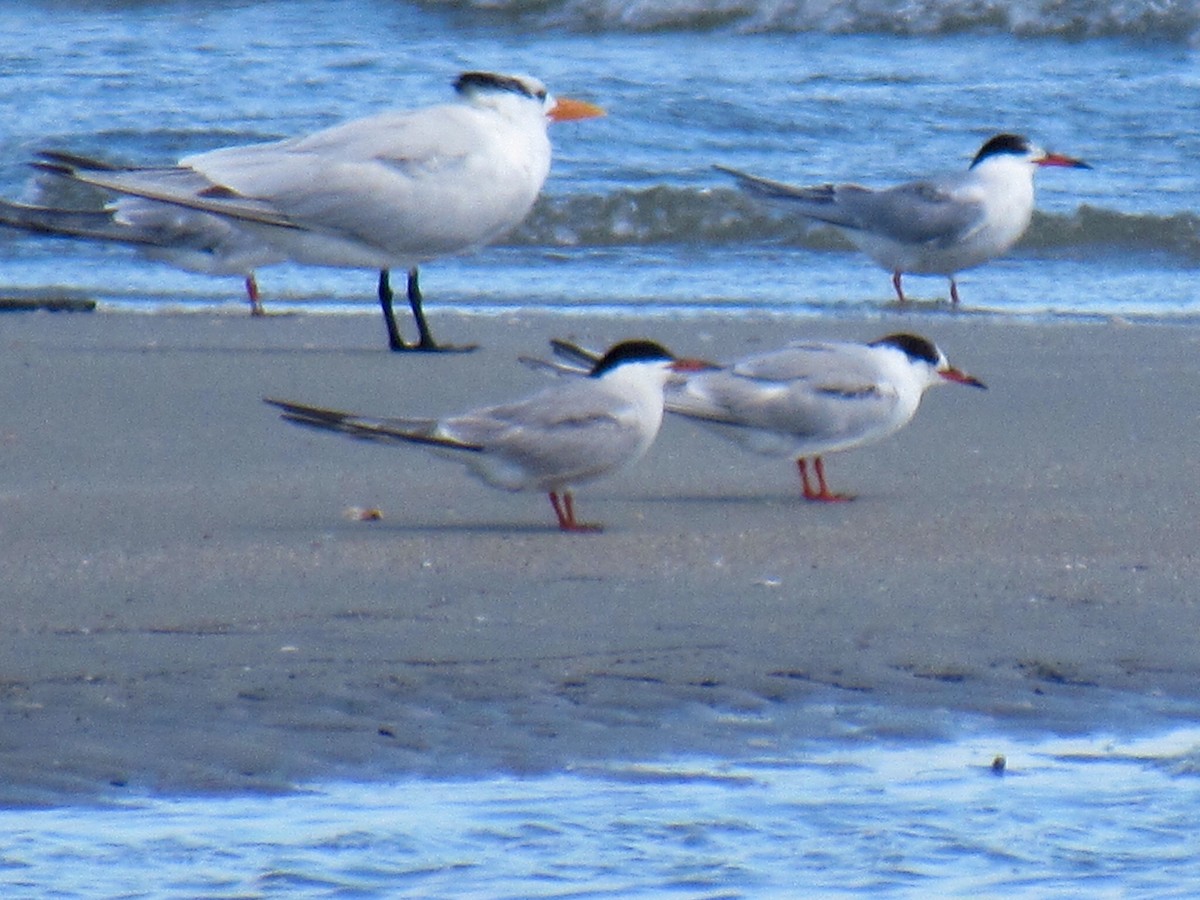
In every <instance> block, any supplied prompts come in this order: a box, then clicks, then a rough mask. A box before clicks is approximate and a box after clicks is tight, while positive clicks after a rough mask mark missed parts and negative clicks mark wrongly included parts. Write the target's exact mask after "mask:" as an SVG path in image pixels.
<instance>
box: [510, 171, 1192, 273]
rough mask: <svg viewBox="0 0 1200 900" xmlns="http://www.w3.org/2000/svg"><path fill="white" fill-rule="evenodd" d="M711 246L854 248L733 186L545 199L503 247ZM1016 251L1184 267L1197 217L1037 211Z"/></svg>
mask: <svg viewBox="0 0 1200 900" xmlns="http://www.w3.org/2000/svg"><path fill="white" fill-rule="evenodd" d="M710 242H722V243H756V242H775V243H780V244H784V245H788V246H796V247H801V248H806V249H812V250H846V249H851V247H852V245H851V244H850V243H849V242H848V241H847V240H846V239H845V238H844V237H842V236H841V235H840V234H839V233H838V232H837V230H836V229H833V228H830V227H827V226H810V225H808V224H807V223H806V222H805V221H804V220H800V219H798V218H796V217H789V216H788V215H787V214H786V213H783V212H780V211H776V210H774V209H772V208H770V207H767V206H765V205H761V204H758V203H756V202H755V201H753V200H752V199H750V198H747V197H745V196H743V195H742V194H740V193H739V192H738V191H736V190H733V189H726V188H714V189H707V190H697V189H689V188H679V187H668V186H659V187H653V188H646V189H641V190H621V191H616V192H614V193H610V194H604V195H571V196H559V197H553V196H543V197H542V198H541V200H539V201H538V204H537V206H535V207H534V209H533V212H532V213H530V215H529V217H528V218H527V219H526V220H525V222H524V224H522V225H521V227H520V228H518V229H517V231H516V232H514V233H513V234H512V235H510V236H509V238H508V239H507V240H506V241H505V242H504V243H507V244H509V245H522V246H537V245H540V246H559V247H566V246H595V247H607V246H622V245H641V244H683V243H710ZM1022 247H1023V248H1025V249H1026V250H1032V251H1033V252H1045V253H1052V254H1061V255H1073V254H1079V255H1086V254H1088V253H1091V252H1097V251H1100V252H1109V251H1124V252H1130V253H1139V254H1141V253H1150V254H1163V255H1166V256H1169V257H1172V258H1175V259H1178V260H1179V261H1180V262H1181V263H1183V264H1193V263H1200V214H1197V213H1195V212H1190V211H1188V212H1179V213H1173V214H1170V215H1154V214H1148V213H1124V212H1119V211H1116V210H1110V209H1102V208H1098V207H1094V206H1087V205H1083V206H1080V207H1079V208H1078V209H1077V210H1075V212H1073V213H1071V214H1066V215H1061V214H1053V215H1052V214H1046V213H1035V214H1034V219H1033V224H1032V225H1031V226H1030V229H1029V232H1028V233H1027V234H1026V235H1025V237H1024V239H1023V241H1022Z"/></svg>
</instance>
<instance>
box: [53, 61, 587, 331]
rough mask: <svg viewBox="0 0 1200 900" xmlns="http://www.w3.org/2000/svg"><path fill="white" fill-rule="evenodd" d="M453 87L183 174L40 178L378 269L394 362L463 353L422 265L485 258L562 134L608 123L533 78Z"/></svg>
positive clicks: (56, 164) (196, 162) (77, 161)
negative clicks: (425, 302) (405, 318)
mask: <svg viewBox="0 0 1200 900" xmlns="http://www.w3.org/2000/svg"><path fill="white" fill-rule="evenodd" d="M454 87H455V90H456V91H457V92H458V95H459V102H458V103H453V104H445V105H441V106H432V107H426V108H423V109H417V110H405V111H398V112H385V113H381V114H379V115H375V116H370V117H368V118H364V119H355V120H353V121H350V122H346V123H344V124H341V125H336V126H334V127H332V128H327V129H325V130H323V131H318V132H316V133H314V134H310V135H307V136H304V137H297V138H290V139H288V140H283V141H275V142H271V143H265V144H250V145H245V146H238V147H227V148H224V149H220V150H212V151H209V152H207V153H199V154H196V155H194V156H189V157H185V158H184V159H182V160H180V162H179V164H178V165H177V166H169V167H165V168H130V169H123V168H117V167H114V166H110V165H104V164H100V165H89V160H86V159H84V158H81V157H73V156H68V155H65V154H47V155H44V156H43V162H41V163H39V164H38V165H39V166H40V167H41V168H43V169H46V170H49V171H51V172H54V173H56V174H59V175H63V176H65V177H69V178H73V179H75V180H77V181H82V182H85V183H87V184H92V185H96V186H97V187H102V188H105V189H107V190H110V191H113V192H115V193H117V194H122V195H126V196H130V197H138V198H142V199H143V200H146V201H153V202H154V203H156V204H165V205H169V206H172V207H176V208H180V209H183V210H187V211H191V212H194V213H202V214H205V215H206V216H210V217H215V218H216V219H217V220H219V221H220V222H222V223H225V224H227V225H228V226H230V227H231V228H233V229H234V231H235V233H236V232H244V233H246V234H247V235H248V236H249V238H250V239H252V240H253V242H256V243H261V244H263V245H265V246H266V247H267V248H269V251H270V253H271V255H272V256H273V257H274V258H273V259H272V261H281V260H289V261H291V262H295V263H300V264H302V265H312V266H333V267H341V268H365V269H373V270H378V271H379V273H380V274H379V284H378V295H379V302H380V305H381V307H382V309H383V314H384V320H385V323H386V325H387V330H388V343H389V346H390V347H391V349H393V350H423V351H435V350H443V349H452V348H446V347H443V346H441V345H439V344H438V343H436V342H435V341H434V339H433V335H432V333H431V332H430V330H429V326H428V324H427V322H426V321H425V315H424V311H423V308H422V298H421V293H420V288H419V286H418V282H417V266H418V265H419V264H421V263H424V262H427V261H429V260H432V259H437V258H438V257H442V256H450V255H454V254H458V253H465V252H468V251H472V250H477V249H479V248H480V247H483V246H485V245H486V244H488V243H490V242H492V241H494V240H495V239H497V238H499V237H500V236H502V235H503V234H505V233H506V232H508V231H510V230H511V229H512V228H514V227H515V226H516V225H517V224H519V223H520V222H521V220H522V219H524V218H525V216H526V214H528V212H529V210H530V209H531V208H532V206H533V203H534V201H535V200H536V199H537V196H538V193H539V192H540V191H541V189H542V185H543V183H544V182H545V180H546V176H547V174H548V173H549V171H550V156H551V150H550V140H549V137H548V135H547V127H548V125H549V123H550V122H552V121H564V120H571V119H585V118H590V117H593V116H599V115H602V114H603V110H601V109H600V108H599V107H598V106H593V105H592V104H590V103H584V102H583V101H579V100H572V99H569V98H566V97H558V98H555V97H553V96H551V95H550V94H549V93H548V92H547V90H546V87H545V85H543V84H542V83H541V82H540V81H538V80H537V79H536V78H533V77H531V76H526V75H500V74H496V73H492V72H464V73H463V74H462V75H460V76H459V77H458V79H457V80H456V81H455V83H454ZM390 269H404V270H406V271H407V272H408V291H407V294H408V301H409V305H410V306H411V308H412V313H413V318H414V320H415V323H416V327H417V331H418V337H417V340H416V341H415V342H414V343H411V344H406V343H405V342H404V340H403V339H402V338H401V336H400V332H399V329H398V328H397V327H396V323H395V317H394V314H393V311H392V291H391V284H390V281H389V276H388V271H389V270H390Z"/></svg>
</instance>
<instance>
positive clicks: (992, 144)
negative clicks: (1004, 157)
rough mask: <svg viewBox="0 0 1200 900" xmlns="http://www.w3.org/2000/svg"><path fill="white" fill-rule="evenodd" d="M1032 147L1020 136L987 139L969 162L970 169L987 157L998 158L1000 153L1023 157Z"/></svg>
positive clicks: (1003, 135) (1012, 135)
mask: <svg viewBox="0 0 1200 900" xmlns="http://www.w3.org/2000/svg"><path fill="white" fill-rule="evenodd" d="M1032 149H1033V147H1032V146H1031V145H1030V143H1029V139H1028V138H1026V137H1025V136H1023V135H1020V134H998V135H996V136H995V137H992V138H989V139H988V140H987V142H986V143H985V144H984V145H983V146H982V147H980V148H979V152H978V153H976V154H975V158H974V159H973V160H971V168H972V169H973V168H975V167H976V166H977V165H979V164H980V163H981V162H983V161H984V160H985V159H987V158H988V157H989V156H998V155H999V154H1001V153H1011V154H1013V155H1014V156H1024V155H1025V154H1026V153H1028V152H1029V151H1030V150H1032Z"/></svg>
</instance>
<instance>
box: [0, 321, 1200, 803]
mask: <svg viewBox="0 0 1200 900" xmlns="http://www.w3.org/2000/svg"><path fill="white" fill-rule="evenodd" d="M435 328H436V329H437V331H438V333H439V336H441V337H443V338H445V339H449V340H460V341H463V340H477V341H479V342H480V343H481V344H483V346H484V349H483V350H482V351H480V352H478V353H475V354H472V355H465V356H463V355H447V356H444V357H437V358H402V357H397V356H394V355H391V354H388V353H386V352H385V351H384V350H383V349H382V347H383V342H382V337H381V334H380V333H379V332H380V325H379V323H378V322H376V321H374V319H371V318H367V317H365V316H348V317H338V316H308V317H306V316H281V317H273V318H270V319H268V320H266V321H254V320H251V319H250V318H249V317H244V316H240V315H238V316H233V315H178V316H175V315H155V316H139V315H127V314H103V313H101V314H92V315H87V314H79V315H69V314H57V315H56V314H48V313H19V314H17V313H14V314H9V315H5V316H3V317H2V318H0V343H2V345H3V353H2V354H0V369H2V370H3V377H4V384H5V385H6V386H7V397H6V403H5V412H4V414H3V416H2V417H0V452H2V453H3V454H4V458H5V466H4V468H3V476H2V481H0V499H2V502H3V508H4V515H3V520H2V522H3V525H2V526H0V527H2V528H3V543H2V545H0V560H2V566H3V572H4V581H5V588H4V605H3V609H4V616H3V621H2V625H0V716H2V721H3V733H2V736H0V773H3V776H4V777H3V784H4V789H3V791H0V802H28V801H33V800H39V799H45V798H47V797H61V796H64V795H66V796H70V795H74V794H75V793H76V792H82V793H85V794H86V793H91V792H93V791H96V790H101V791H106V790H112V789H114V788H113V787H112V786H113V785H116V786H126V787H130V788H147V789H158V788H162V789H196V788H198V789H240V788H260V787H261V788H271V787H276V786H280V785H283V784H286V783H288V782H289V781H291V780H294V779H305V778H314V777H328V776H334V777H336V776H339V775H348V776H358V775H363V774H368V775H369V774H387V773H392V772H395V773H408V772H455V771H461V772H474V771H482V770H487V769H489V768H502V769H511V770H517V771H526V770H537V769H542V768H552V767H556V766H562V765H569V764H573V763H577V762H582V761H586V760H589V759H604V758H613V757H629V756H638V755H643V754H646V755H655V754H662V753H687V752H738V751H739V750H748V749H751V748H759V749H761V748H770V747H771V746H779V747H781V748H785V746H786V739H787V737H788V734H787V732H786V728H784V726H782V725H781V724H780V723H781V722H782V721H783V720H784V719H787V718H788V717H789V716H791V715H792V713H793V712H795V711H803V710H804V708H805V705H806V703H815V702H816V701H817V700H818V699H819V700H820V702H821V703H822V704H826V705H828V704H831V703H832V704H835V705H836V704H837V703H839V702H843V701H844V702H847V703H853V702H856V701H858V700H866V701H867V702H870V703H876V704H883V705H885V706H887V705H894V706H897V707H903V708H906V709H913V710H917V711H921V710H928V712H929V715H930V717H931V718H934V717H936V716H937V715H938V710H941V709H943V708H947V709H951V710H962V711H968V712H982V713H985V714H988V715H995V716H997V717H998V718H1000V719H1001V720H1012V721H1031V722H1035V723H1036V722H1038V721H1043V720H1044V721H1045V722H1046V723H1047V724H1048V725H1052V724H1053V721H1056V720H1055V719H1054V717H1055V716H1058V715H1060V713H1061V710H1062V708H1063V706H1064V704H1065V705H1066V706H1068V707H1071V708H1074V709H1076V710H1078V711H1079V715H1078V720H1079V721H1080V722H1082V723H1085V724H1086V722H1087V720H1088V717H1089V716H1091V715H1093V714H1095V715H1097V716H1099V715H1100V712H1099V710H1100V708H1101V707H1102V706H1103V705H1104V704H1105V703H1107V702H1109V699H1110V698H1111V697H1112V696H1114V694H1113V692H1118V693H1117V695H1118V696H1119V695H1128V696H1131V697H1145V698H1153V697H1160V696H1161V697H1167V698H1178V699H1180V700H1185V701H1192V700H1196V699H1200V680H1198V677H1197V676H1198V674H1200V649H1198V647H1197V641H1196V635H1197V634H1200V593H1198V592H1197V589H1196V585H1197V584H1198V583H1200V577H1198V576H1200V571H1198V570H1200V566H1198V564H1197V549H1196V522H1197V518H1198V515H1197V514H1198V513H1200V500H1198V499H1197V496H1196V491H1195V485H1196V484H1197V483H1198V477H1197V476H1198V475H1200V461H1198V457H1197V454H1196V452H1195V445H1196V444H1195V439H1196V432H1197V426H1198V424H1200V412H1198V410H1197V405H1196V399H1195V398H1196V397H1197V396H1200V365H1197V362H1196V361H1197V350H1198V349H1200V331H1197V329H1195V328H1194V327H1182V326H1145V325H1133V326H1130V325H1121V324H1102V325H1101V324H1096V325H1080V324H1073V325H1031V324H1023V323H999V322H996V321H994V320H987V319H978V318H975V317H970V316H961V317H958V316H946V317H939V316H917V317H910V318H908V319H906V318H905V317H903V316H896V317H888V318H884V319H882V320H881V319H877V318H872V319H863V320H852V319H847V320H843V321H837V322H829V321H821V322H803V321H799V322H792V321H782V320H775V319H760V320H753V319H744V320H741V321H739V322H737V323H734V324H730V323H728V322H726V321H724V320H719V319H716V318H696V319H693V320H688V321H684V322H664V321H658V320H652V321H648V322H637V321H631V320H606V319H592V318H586V317H570V318H567V317H554V316H550V315H545V316H523V317H522V318H521V320H520V321H517V320H515V319H510V318H498V319H487V318H461V317H457V316H454V315H452V314H446V313H443V314H441V315H440V316H438V318H437V322H436V323H435ZM899 329H907V330H915V331H919V332H920V333H923V334H925V335H926V336H928V337H931V338H933V339H934V340H936V341H937V342H938V343H939V344H940V345H941V346H942V348H943V349H944V350H945V351H946V353H947V354H948V355H949V356H950V358H951V360H952V361H954V362H955V363H956V364H958V365H960V366H961V367H963V368H965V369H967V370H969V371H971V372H972V373H974V374H977V375H979V376H980V377H981V378H983V379H984V380H985V381H986V382H987V383H988V385H989V387H990V390H989V391H988V392H986V393H984V392H979V391H970V390H965V389H961V388H955V387H947V388H946V389H942V390H938V391H935V392H933V393H931V394H930V395H929V396H928V397H926V401H925V404H924V406H923V408H922V410H921V411H920V413H919V414H918V416H917V419H916V421H915V423H914V424H913V425H912V426H911V427H910V428H909V429H907V430H906V431H904V432H903V433H902V434H901V435H899V436H898V437H897V438H895V439H893V440H890V441H888V442H886V443H884V444H882V445H879V446H877V447H874V448H870V449H866V450H861V451H855V452H851V453H847V454H843V455H836V456H832V457H830V458H829V460H828V469H829V476H830V480H831V482H832V485H833V487H834V488H835V489H838V490H844V491H851V492H854V493H856V494H857V495H858V498H859V499H858V500H856V501H855V502H854V503H851V504H843V505H839V506H836V507H830V506H818V505H812V504H805V503H803V502H801V501H800V500H799V498H798V489H797V483H796V477H795V473H794V469H793V468H790V467H788V466H787V465H785V464H782V463H778V462H772V461H770V460H767V459H760V458H758V457H754V456H750V455H748V454H744V453H742V452H741V451H739V450H737V448H735V447H732V446H731V445H727V444H726V443H724V442H722V441H721V440H719V439H718V438H716V437H713V436H711V435H708V434H706V433H703V432H701V431H699V430H697V429H695V428H692V427H690V426H688V425H686V424H685V423H680V422H673V421H672V422H668V424H667V426H666V427H665V428H664V431H663V434H662V436H661V437H660V441H659V443H658V444H657V445H656V447H655V448H654V449H653V450H652V451H651V454H650V456H649V457H648V458H647V459H645V460H643V461H642V463H641V464H639V465H638V466H637V468H635V469H634V470H631V471H630V472H628V473H626V474H624V475H621V476H619V477H617V478H614V479H611V480H608V481H604V482H601V483H598V484H596V485H593V486H589V487H585V488H583V489H582V490H581V491H580V492H579V495H578V499H579V504H580V511H581V514H582V516H583V517H584V518H588V519H600V520H602V521H603V522H605V523H606V525H607V526H608V528H607V530H606V531H605V533H603V534H601V535H596V536H570V535H561V534H559V533H557V532H556V531H555V530H554V529H553V528H552V526H551V523H552V519H551V514H550V509H549V505H548V504H547V503H546V501H545V499H544V498H543V497H540V496H535V495H509V494H504V493H500V492H496V491H493V490H490V489H488V488H486V487H484V486H482V485H480V484H478V483H477V482H475V481H473V480H471V479H469V478H468V477H466V476H465V475H464V474H463V473H462V472H461V470H459V469H458V468H457V467H455V466H452V465H449V464H446V463H443V462H441V461H438V460H436V459H433V458H431V457H428V456H426V455H424V454H422V453H420V452H416V451H414V452H405V451H402V450H393V449H391V448H383V447H375V446H368V445H362V444H357V443H354V442H351V441H346V440H342V439H339V438H337V437H334V436H326V435H319V434H312V433H308V432H304V431H301V430H299V429H295V428H289V427H287V426H285V425H283V424H282V423H280V422H279V421H278V420H277V417H276V416H275V415H274V414H273V413H272V411H271V410H269V409H268V408H267V407H266V406H264V405H263V404H262V403H261V400H260V398H261V397H262V396H264V395H272V396H279V397H283V398H288V399H295V400H302V401H308V402H313V403H320V404H326V405H330V406H337V407H341V408H349V409H353V410H357V411H362V412H368V413H381V414H387V413H410V412H411V413H422V412H430V413H432V412H439V411H447V410H454V409H459V408H463V407H465V406H469V405H474V404H475V403H477V402H482V401H484V400H499V399H504V398H508V397H513V396H516V395H518V394H520V393H524V392H527V391H529V390H532V389H534V388H536V387H537V386H539V385H540V384H541V383H542V379H541V378H540V377H539V376H538V375H537V374H535V373H532V372H530V371H528V370H526V369H524V368H523V367H521V366H520V365H518V364H517V363H516V362H515V358H516V356H517V355H518V354H522V353H525V354H528V353H540V352H542V349H543V347H544V346H545V339H546V338H547V337H550V336H573V337H576V338H578V339H581V340H584V341H586V342H590V343H592V344H604V343H607V342H609V341H611V340H615V339H618V338H622V337H629V336H634V335H645V336H650V337H654V338H656V339H659V340H662V341H663V342H664V343H666V344H667V345H668V346H670V347H671V348H672V349H674V350H676V351H677V352H680V353H687V354H690V355H703V356H708V357H713V358H720V357H725V356H735V355H738V354H740V353H743V352H747V351H749V350H750V349H753V348H759V347H761V348H766V347H771V346H776V345H778V344H781V343H783V342H784V341H785V340H787V339H790V338H791V337H793V336H797V337H798V336H839V337H851V338H873V337H878V336H880V335H882V334H884V333H887V332H889V331H894V330H899ZM353 506H378V507H380V508H381V509H382V510H383V512H384V516H385V517H384V519H383V520H382V521H379V522H360V521H352V520H351V519H350V518H348V517H346V516H345V515H344V510H346V509H347V508H349V507H353ZM828 719H829V720H830V721H834V720H836V719H837V715H836V712H835V713H833V714H831V715H830V716H829V717H828ZM814 721H815V720H814ZM117 789H124V788H117Z"/></svg>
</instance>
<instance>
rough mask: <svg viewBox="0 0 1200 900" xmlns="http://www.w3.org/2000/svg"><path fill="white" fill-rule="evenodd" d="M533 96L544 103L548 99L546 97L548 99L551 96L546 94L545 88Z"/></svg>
mask: <svg viewBox="0 0 1200 900" xmlns="http://www.w3.org/2000/svg"><path fill="white" fill-rule="evenodd" d="M533 96H534V97H535V98H537V99H538V100H542V101H544V100H545V99H546V97H548V96H549V95H548V94H547V93H546V91H545V89H544V88H543V89H542V90H540V91H536V92H535V93H534V95H533Z"/></svg>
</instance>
